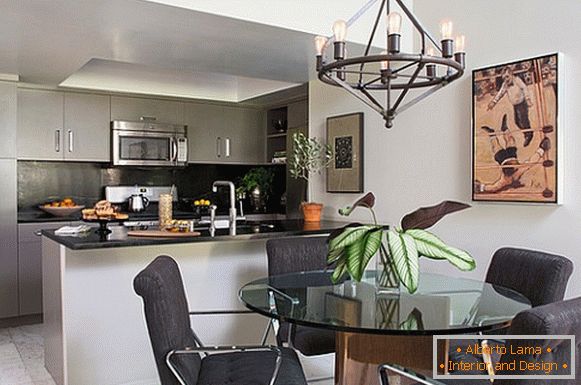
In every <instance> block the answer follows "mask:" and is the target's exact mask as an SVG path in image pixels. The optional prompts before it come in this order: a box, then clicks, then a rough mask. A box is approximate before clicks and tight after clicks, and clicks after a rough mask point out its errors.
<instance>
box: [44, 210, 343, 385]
mask: <svg viewBox="0 0 581 385" xmlns="http://www.w3.org/2000/svg"><path fill="white" fill-rule="evenodd" d="M342 225H344V223H342V222H328V221H323V222H321V223H319V224H316V225H305V224H304V223H303V222H302V221H271V222H261V223H244V224H240V226H238V228H237V235H229V233H228V230H227V229H225V230H217V231H216V233H215V235H214V236H210V234H209V232H208V231H207V230H202V231H201V236H199V237H194V238H173V239H168V238H133V237H129V236H128V235H127V230H126V229H125V228H123V227H122V226H118V227H112V230H113V231H112V233H111V234H109V235H108V236H107V237H106V239H101V238H100V237H99V235H98V234H96V233H95V232H94V231H91V232H90V233H87V234H85V235H81V236H74V237H72V236H58V235H55V233H54V231H43V233H42V234H43V237H42V253H43V306H44V323H45V365H46V367H47V369H48V370H49V372H50V373H51V375H52V376H53V378H54V379H55V382H56V383H57V384H59V385H81V384H82V385H93V384H94V385H120V384H132V385H137V384H139V385H147V384H159V379H158V376H157V371H156V367H155V361H154V358H153V353H152V350H151V345H150V342H149V338H148V334H147V327H146V324H145V317H144V315H143V303H142V301H141V298H139V297H138V296H137V295H136V294H135V292H134V291H133V278H134V277H135V276H136V275H137V274H138V273H139V271H141V270H142V269H143V268H144V267H145V266H146V265H147V264H149V263H150V262H151V261H152V260H153V259H155V257H157V256H159V255H170V256H171V257H173V258H174V259H175V260H176V261H177V262H178V264H179V266H180V269H181V271H182V276H183V280H184V285H185V288H186V295H187V297H188V301H189V305H190V309H191V310H192V311H202V310H224V309H228V310H232V309H242V306H241V304H240V303H239V300H238V290H239V288H240V287H241V286H242V285H243V284H244V283H246V282H249V281H251V280H253V279H256V278H259V277H261V276H264V275H266V274H267V262H266V255H265V243H266V240H267V239H269V238H274V237H284V236H296V235H312V234H320V235H322V236H323V235H325V234H328V233H329V232H330V231H331V230H333V229H335V228H338V227H341V226H342ZM266 322H267V321H266V320H265V319H264V318H263V317H260V316H258V315H254V314H238V315H232V316H222V315H220V316H216V315H213V316H195V317H194V318H192V326H193V328H194V329H195V330H196V332H197V333H198V334H199V335H200V337H201V339H202V341H204V343H207V344H209V345H215V344H255V343H257V342H259V341H260V337H261V335H262V333H263V331H264V328H265V326H266Z"/></svg>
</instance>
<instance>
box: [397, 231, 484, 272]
mask: <svg viewBox="0 0 581 385" xmlns="http://www.w3.org/2000/svg"><path fill="white" fill-rule="evenodd" d="M405 234H408V235H410V236H411V237H412V238H413V239H414V240H415V241H416V247H417V249H418V253H419V254H420V255H422V256H425V257H428V258H431V259H447V260H448V261H449V262H450V263H451V264H452V265H454V266H456V267H457V268H458V269H460V270H462V271H470V270H474V269H475V268H476V261H475V260H474V258H472V257H471V256H470V254H468V253H467V252H465V251H464V250H460V249H457V248H455V247H452V246H448V245H447V244H446V243H444V241H442V240H441V239H440V238H438V237H437V236H435V235H434V234H432V233H430V232H429V231H425V230H419V229H412V230H407V231H406V232H405Z"/></svg>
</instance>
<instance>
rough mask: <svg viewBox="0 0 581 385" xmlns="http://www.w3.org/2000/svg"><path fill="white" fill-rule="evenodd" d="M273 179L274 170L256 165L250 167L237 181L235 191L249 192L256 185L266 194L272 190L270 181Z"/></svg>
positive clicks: (239, 193)
mask: <svg viewBox="0 0 581 385" xmlns="http://www.w3.org/2000/svg"><path fill="white" fill-rule="evenodd" d="M273 180H274V171H273V170H272V169H270V168H266V167H256V168H253V169H250V170H249V171H248V172H247V173H246V174H245V175H244V176H243V177H242V179H241V180H240V182H239V183H238V188H237V189H236V192H237V193H238V195H242V194H244V193H247V192H251V191H252V190H254V189H255V188H256V187H260V190H261V191H262V192H263V193H264V194H265V195H267V196H268V194H270V193H271V192H272V183H273Z"/></svg>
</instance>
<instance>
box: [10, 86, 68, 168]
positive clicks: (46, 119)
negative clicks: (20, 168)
mask: <svg viewBox="0 0 581 385" xmlns="http://www.w3.org/2000/svg"><path fill="white" fill-rule="evenodd" d="M63 115H64V93H63V92H58V91H44V90H29V89H19V90H18V111H17V116H18V119H17V122H18V128H17V140H16V152H17V157H18V159H33V160H61V159H63V150H64V148H63V143H64V142H63V137H64V132H63V131H64V117H63Z"/></svg>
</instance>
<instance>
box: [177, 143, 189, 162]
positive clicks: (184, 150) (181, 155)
mask: <svg viewBox="0 0 581 385" xmlns="http://www.w3.org/2000/svg"><path fill="white" fill-rule="evenodd" d="M177 161H178V162H187V161H188V140H187V139H186V138H178V159H177Z"/></svg>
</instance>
